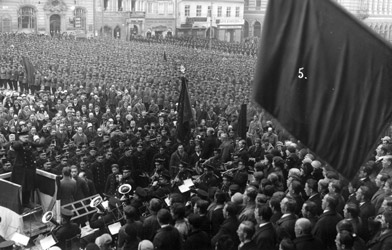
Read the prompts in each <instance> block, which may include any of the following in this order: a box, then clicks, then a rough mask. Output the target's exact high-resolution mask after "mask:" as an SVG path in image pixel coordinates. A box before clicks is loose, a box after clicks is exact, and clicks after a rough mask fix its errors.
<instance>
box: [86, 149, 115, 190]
mask: <svg viewBox="0 0 392 250" xmlns="http://www.w3.org/2000/svg"><path fill="white" fill-rule="evenodd" d="M90 169H91V172H92V173H93V181H94V185H95V189H96V190H97V193H99V194H102V193H103V192H104V188H105V184H106V179H107V177H108V176H109V174H110V172H111V171H110V169H105V166H104V165H103V156H102V155H97V158H96V161H95V162H94V163H93V164H92V165H91V167H90Z"/></svg>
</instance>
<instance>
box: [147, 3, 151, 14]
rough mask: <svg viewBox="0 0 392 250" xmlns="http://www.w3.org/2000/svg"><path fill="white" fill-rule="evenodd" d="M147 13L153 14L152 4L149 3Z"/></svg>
mask: <svg viewBox="0 0 392 250" xmlns="http://www.w3.org/2000/svg"><path fill="white" fill-rule="evenodd" d="M147 12H148V13H152V2H149V3H148V4H147Z"/></svg>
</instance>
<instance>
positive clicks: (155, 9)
mask: <svg viewBox="0 0 392 250" xmlns="http://www.w3.org/2000/svg"><path fill="white" fill-rule="evenodd" d="M152 7H153V9H154V13H155V14H158V3H153V5H152Z"/></svg>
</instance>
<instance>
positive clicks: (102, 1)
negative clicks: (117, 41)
mask: <svg viewBox="0 0 392 250" xmlns="http://www.w3.org/2000/svg"><path fill="white" fill-rule="evenodd" d="M104 9H105V3H104V0H101V18H102V20H101V22H102V26H101V36H102V37H103V11H104Z"/></svg>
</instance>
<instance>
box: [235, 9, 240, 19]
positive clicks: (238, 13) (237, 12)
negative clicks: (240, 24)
mask: <svg viewBox="0 0 392 250" xmlns="http://www.w3.org/2000/svg"><path fill="white" fill-rule="evenodd" d="M235 17H240V7H235Z"/></svg>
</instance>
